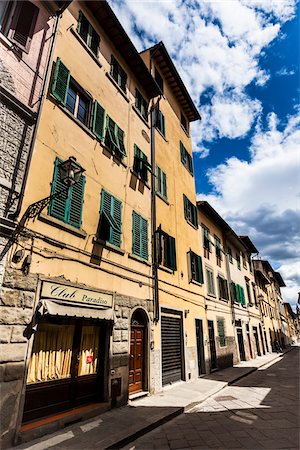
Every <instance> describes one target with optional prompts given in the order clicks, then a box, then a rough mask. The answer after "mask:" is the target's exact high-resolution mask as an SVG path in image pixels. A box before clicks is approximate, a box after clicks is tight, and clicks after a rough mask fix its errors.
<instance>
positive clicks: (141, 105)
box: [135, 89, 149, 121]
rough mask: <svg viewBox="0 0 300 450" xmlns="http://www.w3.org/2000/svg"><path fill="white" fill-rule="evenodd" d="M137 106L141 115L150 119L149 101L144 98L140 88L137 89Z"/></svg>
mask: <svg viewBox="0 0 300 450" xmlns="http://www.w3.org/2000/svg"><path fill="white" fill-rule="evenodd" d="M135 107H136V109H137V110H138V111H139V113H140V114H141V116H142V117H143V118H144V119H145V120H146V121H148V107H149V105H148V102H147V101H146V100H145V99H144V97H143V96H142V94H141V93H140V91H139V90H138V89H136V90H135Z"/></svg>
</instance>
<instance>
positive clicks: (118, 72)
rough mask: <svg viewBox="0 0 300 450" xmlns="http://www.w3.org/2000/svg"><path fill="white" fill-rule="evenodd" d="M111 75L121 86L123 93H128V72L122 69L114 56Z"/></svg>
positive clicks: (112, 57)
mask: <svg viewBox="0 0 300 450" xmlns="http://www.w3.org/2000/svg"><path fill="white" fill-rule="evenodd" d="M110 74H111V76H112V77H113V79H114V80H115V81H116V83H117V84H118V85H119V86H120V88H121V89H122V91H124V92H126V82H127V75H126V72H125V71H124V70H123V69H122V67H121V66H120V64H119V63H118V61H117V60H116V58H115V57H114V56H113V55H112V56H111V63H110Z"/></svg>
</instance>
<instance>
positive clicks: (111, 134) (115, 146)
mask: <svg viewBox="0 0 300 450" xmlns="http://www.w3.org/2000/svg"><path fill="white" fill-rule="evenodd" d="M104 142H105V145H106V146H107V147H108V148H109V150H111V152H112V154H113V155H115V156H116V157H117V158H119V159H123V158H124V157H125V156H126V150H125V145H124V131H123V130H121V128H120V127H118V125H117V124H116V123H115V122H114V121H113V120H112V119H111V118H110V117H109V116H106V132H105V141H104Z"/></svg>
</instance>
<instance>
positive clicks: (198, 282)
mask: <svg viewBox="0 0 300 450" xmlns="http://www.w3.org/2000/svg"><path fill="white" fill-rule="evenodd" d="M190 283H191V284H196V285H197V286H202V284H203V283H200V281H197V280H190Z"/></svg>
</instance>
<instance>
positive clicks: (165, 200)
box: [156, 192, 170, 205]
mask: <svg viewBox="0 0 300 450" xmlns="http://www.w3.org/2000/svg"><path fill="white" fill-rule="evenodd" d="M156 195H157V197H159V198H160V199H161V200H162V201H163V202H165V203H166V204H167V205H170V203H169V202H168V200H167V199H166V198H165V197H163V196H162V195H161V194H160V193H159V192H156Z"/></svg>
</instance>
